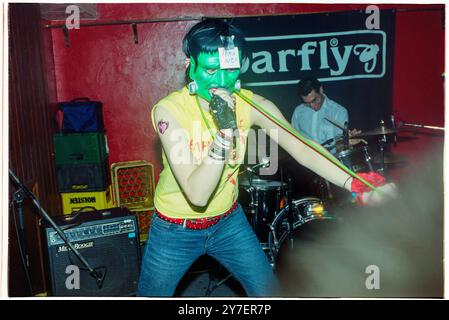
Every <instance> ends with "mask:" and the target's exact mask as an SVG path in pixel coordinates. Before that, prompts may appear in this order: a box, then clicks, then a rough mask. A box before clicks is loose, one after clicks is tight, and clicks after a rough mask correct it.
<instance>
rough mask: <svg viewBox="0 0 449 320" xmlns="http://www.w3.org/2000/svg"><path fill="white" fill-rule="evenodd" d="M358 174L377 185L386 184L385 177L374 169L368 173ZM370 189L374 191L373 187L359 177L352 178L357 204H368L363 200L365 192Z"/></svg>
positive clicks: (353, 192)
mask: <svg viewBox="0 0 449 320" xmlns="http://www.w3.org/2000/svg"><path fill="white" fill-rule="evenodd" d="M357 175H358V176H359V177H361V178H363V179H364V180H366V181H368V182H369V183H371V184H372V185H373V186H375V187H380V186H383V185H384V184H385V178H384V177H383V176H381V175H380V174H378V173H377V172H374V171H371V172H367V173H363V172H360V173H358V174H357ZM370 191H372V189H371V188H370V187H368V186H367V185H365V184H364V183H363V182H361V181H359V180H358V179H357V178H353V179H352V184H351V192H352V194H353V196H354V198H355V203H356V204H361V205H366V203H365V202H364V201H363V194H364V193H365V192H370Z"/></svg>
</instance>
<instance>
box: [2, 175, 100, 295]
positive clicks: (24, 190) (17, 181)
mask: <svg viewBox="0 0 449 320" xmlns="http://www.w3.org/2000/svg"><path fill="white" fill-rule="evenodd" d="M9 177H10V178H11V180H12V182H13V183H14V185H15V186H16V188H17V189H18V191H16V192H19V191H20V193H23V197H22V200H23V199H24V198H25V197H28V198H30V199H31V201H32V202H33V204H34V206H35V207H36V208H37V210H38V211H39V213H40V215H41V217H42V218H43V219H44V220H45V221H46V222H48V223H49V224H50V225H51V226H52V227H53V229H55V231H56V232H57V233H58V235H59V236H60V237H61V239H62V240H63V241H64V242H65V243H66V244H67V246H68V247H69V248H70V249H71V250H72V251H73V253H74V254H75V255H76V256H77V257H78V259H79V260H80V261H81V262H82V263H83V265H84V266H85V267H86V268H87V269H88V270H89V274H90V275H91V276H92V277H93V278H94V279H95V281H96V283H97V286H98V288H99V289H101V287H102V286H103V281H104V278H105V273H102V272H101V271H99V270H98V268H96V269H93V268H92V267H91V266H90V264H89V263H88V262H87V260H86V259H85V258H84V257H83V256H82V255H81V253H80V252H79V251H78V250H77V249H76V248H75V246H74V245H73V244H72V243H71V242H70V241H69V239H67V237H66V235H65V234H64V232H63V231H62V229H61V228H60V227H59V226H58V225H57V224H56V223H55V222H54V221H53V219H52V218H51V217H50V216H49V215H48V213H47V212H46V211H45V210H44V208H42V206H41V205H40V203H39V201H38V200H37V199H36V196H35V195H34V194H33V193H32V192H31V191H30V190H29V189H28V188H27V187H26V186H25V185H24V184H23V183H22V181H20V179H19V178H18V177H17V176H16V175H15V174H14V172H13V171H12V170H11V169H9ZM19 210H20V211H19V213H21V214H22V215H23V207H22V208H21V206H19ZM20 219H21V218H20V217H19V220H20ZM22 220H23V218H22ZM21 228H22V227H21Z"/></svg>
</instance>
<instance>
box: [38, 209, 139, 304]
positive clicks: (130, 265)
mask: <svg viewBox="0 0 449 320" xmlns="http://www.w3.org/2000/svg"><path fill="white" fill-rule="evenodd" d="M54 220H55V223H56V225H58V226H59V227H60V228H61V229H63V232H64V234H65V236H66V237H67V238H68V240H69V241H70V242H71V243H72V244H73V245H74V247H75V248H76V249H77V250H78V251H79V252H80V253H81V255H82V257H83V258H84V259H85V260H86V261H87V262H88V264H89V265H90V267H91V268H92V269H94V270H96V271H98V272H99V273H100V275H101V276H103V281H102V283H101V285H99V283H98V282H97V280H96V279H95V278H94V277H93V276H92V275H91V274H90V272H89V270H88V269H87V268H86V266H85V265H84V264H83V263H82V261H81V260H80V259H79V258H78V257H77V256H76V255H75V254H74V252H73V251H72V250H71V249H70V248H69V247H68V245H67V244H66V243H65V242H64V241H63V240H62V238H61V237H60V236H59V234H57V232H56V230H55V229H54V228H53V227H51V226H49V225H44V227H43V233H44V236H45V241H46V257H47V269H48V270H47V271H48V272H47V274H48V275H49V277H47V278H49V279H48V280H49V287H51V289H52V295H53V296H78V297H92V296H97V297H107V296H109V297H126V296H134V295H135V294H136V292H137V281H138V276H139V270H140V244H139V234H138V232H139V228H138V224H137V218H136V216H135V215H134V214H133V213H132V212H130V211H129V210H128V209H126V208H112V209H107V210H101V211H91V212H80V213H78V214H76V213H75V214H72V215H65V216H61V217H57V218H55V219H54Z"/></svg>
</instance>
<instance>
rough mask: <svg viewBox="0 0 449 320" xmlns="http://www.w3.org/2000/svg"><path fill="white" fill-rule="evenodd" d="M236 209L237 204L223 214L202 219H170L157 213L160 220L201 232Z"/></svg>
mask: <svg viewBox="0 0 449 320" xmlns="http://www.w3.org/2000/svg"><path fill="white" fill-rule="evenodd" d="M235 208H237V202H234V203H233V204H232V207H231V208H230V209H229V210H228V211H226V212H225V213H223V214H220V215H218V216H215V217H210V218H201V219H180V218H170V217H167V216H164V215H163V214H162V213H160V212H159V211H158V210H157V209H156V211H155V212H156V215H157V216H158V217H159V218H161V219H162V220H165V221H167V222H171V223H175V224H181V225H183V226H185V227H186V228H187V229H197V230H200V229H207V228H209V227H211V226H213V225H214V224H217V222H218V221H220V219H221V218H224V217H226V216H227V215H229V214H230V213H231V212H232V211H234V209H235Z"/></svg>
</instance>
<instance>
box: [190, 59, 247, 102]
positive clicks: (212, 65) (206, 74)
mask: <svg viewBox="0 0 449 320" xmlns="http://www.w3.org/2000/svg"><path fill="white" fill-rule="evenodd" d="M239 55H240V52H239ZM195 66H196V65H195V60H194V59H193V58H192V57H190V71H189V76H190V78H191V79H192V80H194V81H195V82H196V84H197V87H198V88H197V90H196V93H197V94H198V95H199V96H200V97H202V98H204V99H206V100H208V101H209V100H210V99H211V95H210V92H209V90H210V89H212V88H223V89H226V90H227V91H228V92H229V93H233V92H234V91H235V87H236V85H235V84H236V82H237V79H238V77H239V75H240V69H220V59H219V57H218V52H214V53H200V55H199V56H198V66H196V68H195Z"/></svg>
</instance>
